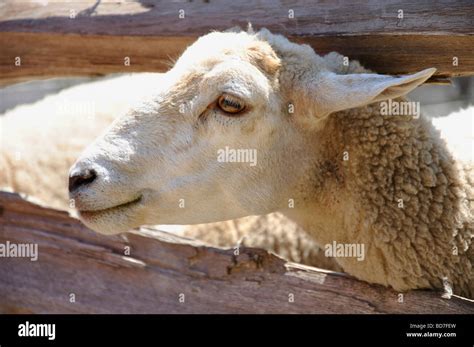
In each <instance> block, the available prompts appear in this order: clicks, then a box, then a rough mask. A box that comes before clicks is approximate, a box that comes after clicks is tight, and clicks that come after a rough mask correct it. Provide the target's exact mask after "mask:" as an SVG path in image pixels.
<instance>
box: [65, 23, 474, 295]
mask: <svg viewBox="0 0 474 347" xmlns="http://www.w3.org/2000/svg"><path fill="white" fill-rule="evenodd" d="M341 64H342V62H341ZM334 66H337V67H336V68H334ZM434 72H435V69H433V68H429V69H426V70H423V71H420V72H418V73H415V74H412V75H404V76H386V75H378V74H375V73H371V72H370V71H368V70H365V69H363V68H362V66H360V64H354V65H353V66H352V67H351V66H349V67H347V68H346V69H344V70H343V68H341V67H339V64H338V62H334V63H328V62H327V61H326V60H325V59H323V58H322V57H320V56H319V55H317V54H316V53H315V51H314V50H313V49H312V48H311V47H309V46H307V45H299V44H296V43H292V42H290V41H289V40H288V39H286V38H285V37H283V36H281V35H275V34H272V33H270V32H269V31H268V30H265V29H262V30H260V31H259V32H258V33H252V32H245V31H242V32H239V33H235V32H213V33H210V34H208V35H205V36H203V37H201V38H199V39H198V40H197V41H196V42H195V43H194V44H192V45H191V46H190V47H188V48H187V49H186V51H185V52H184V53H183V54H182V55H181V57H180V58H179V59H178V60H177V62H176V64H175V65H174V67H173V68H172V69H171V70H170V71H168V72H167V73H166V74H165V75H164V78H163V79H160V84H159V85H158V83H156V84H155V86H156V87H155V88H154V89H153V91H152V93H150V94H152V95H149V96H148V97H146V98H145V99H144V101H143V103H141V104H139V105H137V106H135V107H133V108H131V109H130V110H129V111H128V112H127V113H126V114H125V115H124V116H123V117H120V118H118V119H116V120H115V121H114V123H113V124H112V125H111V127H110V128H109V129H108V131H107V132H106V133H105V134H104V135H103V136H101V137H99V138H98V139H97V140H96V141H95V142H94V143H93V144H91V145H90V146H89V147H88V148H87V149H86V150H85V151H84V152H83V153H82V154H81V155H80V156H79V158H78V159H77V161H76V163H75V164H74V165H73V166H72V168H71V170H70V176H69V191H70V198H71V199H73V200H74V202H75V206H76V209H77V210H78V213H79V215H80V218H81V220H82V222H83V223H84V224H85V225H87V226H88V227H90V228H91V229H93V230H95V231H97V232H100V233H104V234H114V233H120V232H125V231H127V230H129V229H130V228H133V227H137V226H139V225H142V224H198V223H208V222H215V221H222V220H227V219H234V218H240V217H244V216H248V215H263V214H267V213H271V212H275V211H278V212H281V213H283V214H285V215H286V216H288V217H290V218H291V219H293V220H294V221H295V222H297V223H298V224H299V225H300V226H301V227H302V228H303V229H304V230H306V231H307V232H308V233H310V235H311V237H312V238H313V239H314V240H315V242H316V243H318V244H319V245H320V246H321V247H323V248H324V249H325V252H326V253H327V254H328V255H330V256H332V257H335V258H336V260H337V262H338V264H339V265H340V266H341V267H342V268H343V269H344V271H346V272H347V273H349V274H351V275H353V276H355V277H356V278H358V279H361V280H364V281H367V282H370V283H375V284H380V285H383V286H388V287H392V288H393V289H395V290H396V291H399V292H404V291H408V290H413V289H421V288H432V289H443V288H447V289H449V290H452V292H453V293H454V294H456V295H465V296H468V297H472V296H473V295H474V280H473V276H472V261H473V258H474V256H473V250H472V249H473V248H472V247H471V239H472V233H473V228H474V226H473V225H474V224H473V223H474V221H473V213H472V199H473V194H472V193H473V189H472V185H471V184H472V181H473V179H472V174H473V171H472V163H471V164H470V163H467V164H466V165H464V164H462V163H459V162H457V161H456V160H455V159H454V157H453V156H452V154H451V153H450V152H449V150H448V148H447V146H446V144H445V142H443V141H442V140H441V138H440V134H439V132H438V131H437V130H436V129H435V128H434V127H433V125H432V124H431V122H429V121H428V120H427V119H426V118H425V117H424V116H421V117H412V116H411V115H390V116H387V115H384V114H382V112H381V108H382V103H384V102H387V100H390V102H395V103H404V102H407V100H406V99H405V98H404V96H405V95H406V94H407V93H408V92H410V91H411V90H413V89H414V88H416V87H417V86H419V85H420V84H422V83H423V82H425V81H426V80H427V79H428V78H429V77H430V76H431V75H432V74H433V73H434ZM150 92H151V91H150ZM227 147H229V148H231V149H233V150H234V152H233V153H234V159H235V153H236V151H237V150H245V151H247V152H249V151H254V152H255V153H254V154H255V155H254V156H255V158H258V161H257V162H258V164H257V165H254V166H252V165H249V162H246V161H245V160H244V159H241V160H240V161H237V162H236V161H235V160H234V159H232V158H230V157H229V158H226V160H225V161H222V160H218V156H219V152H220V151H222V150H223V148H227ZM239 158H240V157H239ZM242 158H245V157H242ZM352 246H353V247H352ZM353 252H354V253H353ZM354 254H357V256H354Z"/></svg>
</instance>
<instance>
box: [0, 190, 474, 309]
mask: <svg viewBox="0 0 474 347" xmlns="http://www.w3.org/2000/svg"><path fill="white" fill-rule="evenodd" d="M7 241H9V242H11V243H16V244H18V243H36V244H38V249H39V258H38V260H37V261H30V259H27V258H0V313H474V304H472V303H470V302H467V301H465V300H462V299H459V298H455V297H453V298H451V299H442V298H441V293H437V292H432V291H412V292H409V293H404V295H403V302H400V301H399V299H400V296H399V294H400V293H397V292H395V291H393V290H391V289H388V288H384V287H381V286H378V285H370V284H367V283H364V282H361V281H358V280H356V279H354V278H351V277H349V276H347V275H344V274H341V273H336V272H329V271H324V270H321V269H317V268H311V267H306V266H302V265H298V264H294V263H288V262H286V261H285V260H283V259H281V258H278V257H276V256H275V255H272V254H270V253H268V252H267V251H264V250H261V249H252V248H241V249H240V250H239V254H238V255H235V254H234V252H235V250H233V249H230V250H224V249H217V248H212V247H207V246H205V245H203V244H201V243H199V242H197V241H194V240H190V239H184V238H180V237H177V236H174V235H171V234H167V233H164V232H160V231H155V230H150V229H142V230H140V231H132V232H130V233H128V234H126V237H122V236H103V235H99V234H96V233H94V232H92V231H90V230H88V229H87V228H86V227H85V226H83V225H82V224H81V223H80V222H79V221H78V220H77V219H74V218H72V217H70V216H69V215H68V214H67V213H65V212H62V211H56V210H52V209H48V208H44V207H41V206H38V205H35V204H33V203H31V202H29V201H27V200H25V199H22V198H21V197H20V196H18V195H17V194H12V193H6V192H0V243H3V244H5V243H6V242H7ZM127 247H130V254H128V253H126V250H127V249H128V248H127ZM71 294H74V298H75V302H71V300H70V299H71V298H72V296H71ZM182 294H184V296H183V295H182ZM183 299H184V302H182V301H183Z"/></svg>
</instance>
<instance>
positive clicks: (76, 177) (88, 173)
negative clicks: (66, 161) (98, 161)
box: [69, 169, 97, 193]
mask: <svg viewBox="0 0 474 347" xmlns="http://www.w3.org/2000/svg"><path fill="white" fill-rule="evenodd" d="M96 178H97V173H96V172H95V170H94V169H92V170H89V169H85V170H78V171H72V172H71V173H70V175H69V192H70V193H72V192H73V191H75V190H76V189H78V188H79V187H82V186H85V185H86V184H89V183H92V182H93V181H94V180H95V179H96Z"/></svg>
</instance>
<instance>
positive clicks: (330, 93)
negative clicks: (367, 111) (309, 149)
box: [315, 68, 436, 117]
mask: <svg viewBox="0 0 474 347" xmlns="http://www.w3.org/2000/svg"><path fill="white" fill-rule="evenodd" d="M435 71H436V69H435V68H431V69H426V70H423V71H420V72H417V73H415V74H412V75H404V76H399V77H397V76H390V75H377V74H349V75H337V74H335V73H332V72H325V73H323V74H322V75H321V76H320V79H319V80H318V81H317V82H316V83H317V85H316V89H317V90H316V93H315V98H316V99H317V100H316V102H317V111H318V116H322V117H324V116H326V115H328V114H330V113H332V112H337V111H341V110H345V109H349V108H354V107H361V106H364V105H367V104H370V103H373V102H377V101H381V100H386V99H393V98H397V97H399V96H402V95H405V94H407V93H408V92H410V91H412V90H413V89H415V88H416V87H417V86H419V85H420V84H422V83H423V82H425V81H426V80H427V79H428V78H430V76H431V75H433V73H434V72H435Z"/></svg>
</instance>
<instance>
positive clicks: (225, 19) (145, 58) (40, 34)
mask: <svg viewBox="0 0 474 347" xmlns="http://www.w3.org/2000/svg"><path fill="white" fill-rule="evenodd" d="M44 3H45V4H46V5H45V6H43V5H41V2H39V3H38V2H36V3H26V2H25V3H23V2H14V1H7V2H5V3H3V4H1V5H0V46H1V47H2V50H1V51H0V76H1V77H0V84H9V83H15V82H21V81H25V80H29V79H31V78H49V77H55V76H65V75H67V76H84V75H89V76H96V75H104V74H108V73H119V72H138V71H165V70H167V68H168V67H169V64H168V62H169V61H170V58H175V57H177V56H179V54H180V53H181V52H182V51H183V50H184V49H185V48H186V47H187V46H188V45H189V44H191V43H192V42H193V41H194V40H195V39H196V38H197V37H199V36H200V35H203V34H206V33H208V32H209V31H210V30H225V29H228V28H229V27H232V26H236V25H239V26H241V27H244V28H245V27H246V26H247V23H248V22H251V23H252V24H253V26H254V27H255V28H256V29H259V28H261V27H266V28H268V29H270V30H272V31H273V32H275V33H280V34H283V35H285V36H287V37H289V38H291V39H293V40H296V41H298V42H301V43H308V44H310V45H311V46H312V47H314V49H315V50H316V51H317V52H318V53H319V54H324V53H327V52H330V51H338V52H340V53H342V54H344V55H346V56H348V57H349V58H350V59H357V60H360V61H361V62H362V63H363V64H364V65H365V66H366V67H368V68H371V69H372V70H374V71H376V72H379V73H392V74H401V73H410V72H415V71H418V70H422V69H424V68H427V67H436V68H438V72H437V75H435V78H434V81H436V80H440V79H443V78H446V77H450V76H464V75H471V74H473V73H474V25H473V18H474V4H473V3H472V1H470V0H458V1H447V0H436V1H431V0H421V1H416V2H412V1H408V0H393V1H367V0H354V1H349V0H344V1H335V2H333V1H324V0H317V1H302V0H299V1H291V2H288V1H284V0H280V1H262V2H257V3H256V2H253V1H247V0H245V1H239V2H238V3H237V2H234V3H232V2H223V1H207V2H201V1H193V2H185V1H177V2H173V3H171V2H166V1H138V2H129V1H127V2H111V1H97V2H95V1H67V2H47V1H44ZM180 10H184V18H183V19H179V14H180V12H179V11H180ZM290 10H291V11H293V12H294V18H289V16H288V14H289V11H290ZM399 10H403V19H399V18H398V14H399V12H398V11H399ZM71 11H73V12H71ZM71 13H73V14H74V16H73V17H74V18H71ZM15 57H21V62H22V64H21V66H15V64H14V63H15ZM125 57H130V59H131V65H130V66H125V65H124V58H125ZM454 57H457V59H458V65H453V58H454Z"/></svg>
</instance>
